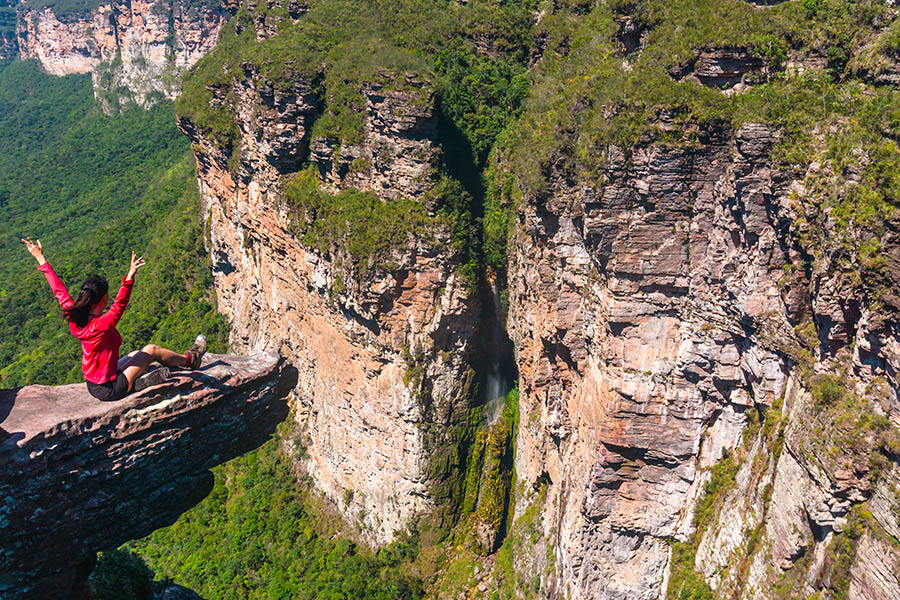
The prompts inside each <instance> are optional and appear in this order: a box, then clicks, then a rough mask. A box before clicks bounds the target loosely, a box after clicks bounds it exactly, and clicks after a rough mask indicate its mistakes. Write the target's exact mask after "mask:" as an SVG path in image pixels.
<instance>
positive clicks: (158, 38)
mask: <svg viewBox="0 0 900 600" xmlns="http://www.w3.org/2000/svg"><path fill="white" fill-rule="evenodd" d="M228 18H229V13H228V12H227V11H226V9H225V8H223V6H222V5H221V4H220V3H216V2H209V3H207V2H191V1H190V0H121V1H119V0H117V1H115V2H110V3H105V4H100V5H99V6H97V7H96V8H93V9H92V10H90V11H88V12H85V13H73V14H66V15H64V16H63V17H59V16H57V14H56V13H55V12H54V9H53V8H42V9H32V8H26V9H23V11H22V14H21V15H20V17H19V22H18V26H17V35H18V46H19V51H20V54H21V56H22V57H23V58H34V59H37V60H39V61H40V63H41V65H42V67H43V68H44V70H46V71H47V72H48V73H51V74H53V75H69V74H72V73H92V79H93V83H94V93H95V96H96V97H97V100H98V101H99V102H100V103H101V105H102V106H103V107H104V110H106V111H110V110H113V109H115V108H116V107H117V106H119V105H120V104H129V103H134V104H137V105H138V106H141V107H144V108H146V107H148V106H150V105H152V104H154V103H155V102H157V101H158V100H159V99H160V98H168V99H172V98H174V97H175V96H176V95H177V94H178V91H179V89H180V81H181V76H182V75H183V73H184V72H185V71H186V70H187V69H188V68H189V67H191V65H193V64H194V63H195V62H197V60H198V59H199V58H200V57H201V56H203V54H205V53H206V52H207V51H209V50H210V49H211V48H212V47H213V46H215V44H216V42H217V41H218V38H219V30H220V29H221V27H222V25H224V24H225V22H226V21H227V20H228Z"/></svg>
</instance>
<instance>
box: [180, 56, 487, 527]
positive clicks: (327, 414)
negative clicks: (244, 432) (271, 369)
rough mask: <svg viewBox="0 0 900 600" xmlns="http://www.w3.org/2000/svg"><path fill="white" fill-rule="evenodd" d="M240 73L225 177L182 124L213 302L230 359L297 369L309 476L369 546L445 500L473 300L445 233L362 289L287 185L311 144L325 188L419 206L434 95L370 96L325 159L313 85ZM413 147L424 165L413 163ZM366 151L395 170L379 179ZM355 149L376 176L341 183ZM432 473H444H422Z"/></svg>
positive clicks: (404, 243) (403, 255)
mask: <svg viewBox="0 0 900 600" xmlns="http://www.w3.org/2000/svg"><path fill="white" fill-rule="evenodd" d="M244 75H245V78H244V79H243V80H242V81H236V82H235V89H236V90H237V95H238V97H239V99H240V100H239V102H238V104H237V105H236V106H235V112H236V116H237V123H238V127H239V130H240V141H239V145H240V150H239V156H240V160H239V164H238V165H237V167H236V168H235V169H234V170H233V171H229V168H228V157H227V156H226V155H225V150H224V149H223V148H220V147H219V146H217V145H216V144H215V143H214V142H213V141H212V140H210V139H209V138H207V137H206V136H204V135H203V134H202V133H200V132H199V131H198V130H197V129H196V128H195V126H194V124H193V123H191V122H190V121H187V120H182V122H181V127H182V129H183V130H184V131H185V132H186V133H187V134H188V135H189V136H190V137H191V139H192V141H193V142H194V148H195V156H196V158H197V165H198V173H199V179H200V187H201V195H202V203H203V212H204V214H205V215H206V227H207V229H208V231H209V238H208V244H209V245H208V249H209V251H210V255H211V257H212V262H213V275H214V279H215V286H216V292H217V296H218V305H219V307H220V309H221V310H222V311H223V312H224V313H225V314H226V315H227V316H228V318H229V320H230V321H231V323H232V329H231V340H230V341H231V344H232V346H233V347H234V348H236V349H246V350H249V351H258V350H261V349H264V348H274V349H278V350H280V351H281V352H282V353H283V354H284V355H285V356H287V357H288V358H289V359H290V360H291V361H292V362H293V363H294V364H295V365H296V366H297V367H298V369H299V370H300V380H299V385H298V389H297V392H298V398H299V404H298V413H297V414H298V419H299V421H300V423H301V425H302V429H303V431H304V432H305V433H304V435H305V438H306V439H305V443H307V444H308V448H307V458H306V459H305V461H304V465H303V466H304V468H305V469H306V471H307V472H308V473H309V474H310V475H311V476H312V477H313V479H314V481H315V483H316V485H317V486H318V487H319V488H320V489H321V490H323V491H324V492H325V493H326V494H327V495H328V496H329V497H330V498H331V499H332V500H334V501H335V503H337V504H338V505H339V506H341V507H342V509H343V511H344V513H345V515H347V518H348V519H349V520H350V521H356V522H359V523H361V524H362V532H363V536H365V537H367V538H368V539H370V540H371V541H375V542H385V541H389V540H390V539H392V537H393V535H394V533H395V532H397V531H398V530H401V529H403V528H405V527H406V526H407V525H408V524H409V523H410V522H411V521H412V520H414V519H415V518H416V517H418V516H420V515H423V514H425V513H428V512H430V511H431V510H432V509H433V508H434V507H435V505H436V504H437V502H438V501H440V500H443V499H444V498H436V497H435V491H434V486H433V484H435V483H438V481H437V480H439V479H440V478H441V477H444V476H445V475H446V471H445V470H446V468H448V464H450V463H447V460H450V462H451V463H452V461H453V460H454V459H453V458H452V456H441V455H440V454H441V452H443V451H442V450H441V449H440V447H439V446H440V445H441V444H442V443H443V442H446V441H447V437H446V436H449V435H452V425H454V424H457V423H458V422H459V420H460V419H462V418H464V415H465V413H466V410H467V407H468V401H469V386H470V385H471V383H472V382H471V375H470V368H469V362H468V360H469V355H470V353H471V351H472V344H471V338H472V336H473V334H474V332H475V326H476V319H477V315H478V301H477V298H475V297H474V296H473V294H471V292H470V291H469V290H468V288H467V286H466V283H465V281H464V280H463V279H462V278H461V277H460V275H459V273H458V270H457V267H458V264H459V258H458V257H457V256H456V255H455V254H454V251H453V250H452V246H451V244H450V239H449V235H450V232H449V231H448V230H447V229H446V227H443V226H438V225H435V229H434V230H433V231H429V232H428V236H422V237H419V238H413V237H410V238H409V239H407V240H400V241H399V242H400V243H399V244H398V247H397V251H396V252H394V254H393V255H392V257H391V261H392V263H393V264H392V265H391V267H390V268H389V269H373V270H371V271H369V272H368V273H367V274H365V276H360V275H359V274H358V273H356V272H354V270H353V269H352V268H351V267H349V266H348V264H347V262H346V261H341V260H337V256H336V255H331V254H323V253H320V252H319V251H318V250H315V249H312V248H310V247H308V246H305V245H304V244H303V242H302V239H298V237H297V236H296V235H295V233H293V231H292V223H293V219H294V216H293V215H292V214H291V212H290V208H288V207H287V206H285V204H284V202H283V198H282V183H283V177H284V176H286V175H290V174H291V173H292V172H294V171H296V170H297V169H299V168H300V165H301V163H302V162H303V161H304V160H306V158H307V156H308V154H307V153H308V152H309V150H308V148H309V147H310V145H312V151H311V152H312V154H311V156H310V157H309V158H310V159H311V160H312V161H313V162H314V163H317V164H318V165H319V168H320V173H321V174H322V176H323V178H324V182H323V185H325V186H326V187H328V186H330V187H331V188H332V190H338V189H343V188H345V187H361V188H363V189H370V190H373V191H375V192H376V193H378V194H379V195H380V196H381V197H382V198H383V199H384V201H385V202H390V201H391V199H392V198H395V197H398V196H405V197H411V198H418V197H419V196H420V195H421V192H422V191H423V190H424V189H425V188H424V185H425V183H427V174H428V173H430V172H431V169H432V167H431V164H430V163H429V162H428V161H429V160H430V158H431V157H435V156H438V154H439V150H438V146H437V142H436V139H435V132H436V126H435V117H434V107H433V92H432V91H430V90H429V89H426V88H425V87H422V88H421V89H420V90H418V91H416V90H415V89H413V90H412V91H410V92H409V94H408V96H406V103H405V104H404V96H403V94H401V93H399V92H397V91H392V92H379V91H378V90H379V88H378V87H377V86H375V84H373V85H370V86H368V87H367V88H366V90H367V92H366V94H367V95H366V106H367V112H366V114H365V135H364V138H363V140H362V141H361V142H360V143H358V144H356V145H352V146H350V145H345V146H344V147H343V149H342V150H341V157H334V156H333V152H332V153H331V154H329V150H327V149H325V150H323V145H325V146H327V147H329V148H331V149H332V150H333V148H334V147H335V146H336V145H337V144H332V145H330V146H329V144H331V142H329V141H327V140H312V141H311V140H310V139H309V138H310V130H311V127H312V123H313V121H314V119H315V118H317V117H318V115H319V114H320V111H321V110H322V107H321V100H320V99H319V98H317V97H316V96H315V94H314V93H313V92H312V91H311V90H312V89H313V87H312V85H311V84H310V83H309V82H306V81H304V80H303V79H302V78H300V77H297V78H295V80H294V84H292V86H293V87H290V88H289V89H287V90H285V89H284V86H282V89H281V90H275V89H274V88H273V87H272V86H271V84H270V83H268V82H266V81H262V80H260V79H259V78H258V77H257V76H256V75H255V74H254V73H252V72H248V73H245V74H244ZM410 81H416V80H415V78H410ZM413 87H414V86H413ZM421 98H425V99H427V101H428V104H426V105H425V106H424V107H422V106H419V105H418V104H417V103H416V101H418V100H420V99H421ZM400 108H402V109H403V110H402V111H401V110H398V109H400ZM400 115H404V116H403V118H402V119H401V118H400ZM311 142H312V143H311ZM413 146H414V147H419V148H421V149H422V151H423V154H424V156H425V158H421V157H418V158H417V155H416V154H410V153H408V152H407V150H408V149H409V148H410V147H413ZM376 147H378V148H383V149H384V150H382V151H381V152H382V155H385V153H391V154H392V155H394V156H397V157H398V159H397V160H396V161H394V162H392V163H391V164H390V165H388V166H383V167H381V166H379V164H380V163H379V162H378V159H377V158H375V157H376V156H377V155H378V151H377V150H376ZM351 151H352V152H353V153H354V155H355V156H356V157H366V158H371V159H372V162H371V163H369V164H370V166H371V169H372V170H370V171H366V172H365V173H363V172H362V171H361V170H357V171H354V172H353V173H352V174H351V173H350V172H349V171H347V170H345V169H344V168H343V166H342V165H343V163H342V162H341V161H342V160H343V158H342V157H344V156H346V155H345V153H346V152H351ZM401 155H402V156H401ZM344 166H345V165H344ZM423 173H424V174H426V176H425V177H422V178H416V177H415V175H418V174H423ZM338 251H339V252H340V249H338ZM436 453H437V454H439V455H438V456H435V454H436ZM436 462H437V464H441V463H442V462H443V466H442V467H440V468H439V471H437V472H435V471H430V470H429V468H430V466H432V465H434V464H435V463H436ZM451 466H452V465H451ZM440 469H444V472H440Z"/></svg>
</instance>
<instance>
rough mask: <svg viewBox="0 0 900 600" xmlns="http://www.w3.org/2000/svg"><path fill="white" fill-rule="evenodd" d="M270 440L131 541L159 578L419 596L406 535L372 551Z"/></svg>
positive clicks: (343, 599) (227, 587) (257, 593)
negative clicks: (171, 518)
mask: <svg viewBox="0 0 900 600" xmlns="http://www.w3.org/2000/svg"><path fill="white" fill-rule="evenodd" d="M278 442H279V440H278V438H277V437H276V438H275V439H273V440H271V441H269V442H268V443H266V444H265V445H263V446H262V447H260V448H259V449H258V450H255V451H253V452H251V453H249V454H247V455H245V456H242V457H240V458H237V459H235V460H233V461H231V462H229V463H227V464H225V465H222V466H221V467H217V468H216V469H214V470H213V472H214V473H215V487H214V488H213V491H212V493H211V494H210V495H209V496H208V497H207V498H206V499H205V500H203V501H202V502H201V503H200V504H199V505H198V506H197V507H195V508H194V509H192V510H190V511H188V512H187V513H185V514H184V515H182V516H181V518H179V520H178V521H177V522H176V523H175V524H174V525H172V526H171V527H168V528H166V529H161V530H159V531H156V532H155V533H153V534H151V535H150V536H149V537H147V538H144V539H143V540H138V541H135V542H131V543H130V544H129V545H128V546H129V547H130V548H133V549H136V550H137V551H138V552H139V553H140V554H141V555H142V556H143V557H144V558H145V560H146V561H147V563H148V564H149V565H150V567H151V568H152V569H153V570H154V571H155V572H156V573H157V574H159V575H165V576H168V577H171V578H172V579H173V580H174V581H176V582H177V583H179V584H181V585H186V586H188V587H190V588H191V589H193V590H194V591H196V592H197V593H199V594H200V595H201V596H203V597H205V598H214V599H215V600H264V599H265V600H269V599H271V600H282V599H284V598H295V599H298V600H301V599H310V600H325V599H328V600H350V599H353V600H395V599H396V600H400V599H414V598H421V597H422V595H423V589H422V583H421V582H420V581H419V580H418V579H417V578H416V577H415V575H414V574H412V572H411V571H410V566H409V562H410V559H411V558H413V557H414V556H415V554H416V551H417V542H416V540H415V539H414V538H409V537H404V536H401V539H400V540H398V541H395V542H394V543H392V544H390V545H388V546H386V547H384V548H382V549H380V550H378V551H377V552H373V551H371V550H368V549H366V548H364V547H362V546H359V545H357V544H355V543H353V542H352V541H350V540H349V539H348V538H347V536H346V532H345V531H343V530H342V529H341V525H340V518H339V517H338V516H337V515H335V516H333V517H332V518H326V517H325V515H327V511H328V509H326V508H325V507H324V506H323V505H322V503H321V501H319V500H318V499H317V497H316V495H315V493H314V492H311V491H310V490H309V489H308V488H307V487H306V486H305V485H304V484H303V483H298V482H296V481H295V479H294V476H293V474H292V472H291V461H290V457H288V456H285V455H284V454H283V453H282V450H280V449H279V447H278Z"/></svg>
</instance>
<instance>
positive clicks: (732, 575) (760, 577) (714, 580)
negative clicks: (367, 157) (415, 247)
mask: <svg viewBox="0 0 900 600" xmlns="http://www.w3.org/2000/svg"><path fill="white" fill-rule="evenodd" d="M645 39H646V38H645ZM644 52H649V51H648V50H644ZM735 56H742V57H744V58H746V57H747V56H748V54H747V53H746V52H745V51H744V50H739V49H735V48H732V47H727V48H724V49H717V48H704V49H703V50H702V51H698V52H697V54H696V58H695V61H696V62H695V63H694V64H695V65H696V66H695V67H690V66H689V68H687V69H686V70H687V71H690V70H691V69H695V70H696V74H695V76H692V77H691V78H690V79H689V80H688V81H691V83H692V84H693V85H696V86H697V87H698V88H699V87H700V86H701V85H703V86H710V87H713V88H722V91H716V93H717V94H721V95H722V96H726V97H728V96H730V97H737V98H738V100H736V101H735V102H736V103H737V102H741V100H740V96H739V95H736V94H740V93H744V94H747V93H750V92H749V91H748V90H751V86H752V85H759V84H760V83H761V81H760V80H759V79H758V78H757V79H750V80H749V81H748V80H747V79H746V78H745V79H742V77H746V76H744V75H742V71H743V72H747V71H748V70H749V69H745V67H746V66H747V65H746V64H743V63H741V64H738V63H737V62H736V61H737V59H735V58H734V57H735ZM710 57H719V58H717V59H716V60H719V62H718V63H717V62H715V61H714V60H713V59H712V58H710ZM721 57H724V58H721ZM720 59H721V60H720ZM631 60H632V61H633V62H630V63H628V66H629V67H630V68H635V67H634V66H633V65H634V64H638V65H640V62H639V61H640V58H634V57H632V59H631ZM728 61H731V62H728ZM745 62H747V63H748V64H749V63H750V62H752V63H753V65H752V68H760V66H761V65H762V64H763V61H762V60H761V59H759V58H754V59H753V61H749V60H748V61H745ZM682 72H684V71H682ZM575 73H578V72H577V71H576V72H575ZM570 76H571V75H570ZM666 76H667V77H668V76H672V77H677V76H679V72H678V71H675V70H671V71H670V72H669V74H668V75H666ZM589 78H590V77H589V76H585V77H584V79H586V80H587V79H589ZM735 82H742V83H740V84H739V85H740V86H741V87H737V86H735ZM732 86H735V87H732ZM701 89H702V88H701ZM751 91H752V90H751ZM700 93H701V94H708V92H705V91H701V92H700ZM698 95H699V94H698ZM705 97H710V98H713V100H711V102H713V101H714V102H720V100H719V97H718V96H705ZM566 101H568V102H570V104H571V105H574V106H575V107H576V110H575V111H574V114H575V115H576V116H575V117H570V118H572V121H573V122H575V123H579V119H583V120H581V121H580V123H579V125H572V127H573V128H578V127H579V126H581V127H584V129H576V132H577V133H574V134H572V136H573V137H576V138H577V136H578V135H582V136H584V137H585V138H587V137H590V136H596V137H601V135H600V134H598V133H597V132H598V131H600V132H602V131H603V127H604V125H601V124H598V122H597V121H591V120H590V118H589V117H584V116H582V115H578V110H586V102H585V101H579V100H577V99H572V98H567V99H566ZM766 101H767V102H774V101H775V100H773V99H772V98H767V100H766ZM579 102H581V104H579ZM633 102H639V100H633ZM561 103H562V102H561ZM601 110H602V111H605V112H603V113H602V115H603V116H602V117H598V118H602V119H603V120H604V121H607V122H608V121H610V120H611V119H612V118H613V115H614V112H613V110H612V109H610V108H609V107H604V108H602V109H598V113H599V112H600V111H601ZM617 110H619V111H620V114H628V111H629V110H632V109H631V108H630V107H629V106H628V103H627V102H625V103H624V105H623V106H619V107H618V108H617ZM689 110H690V108H685V106H684V105H679V106H678V107H677V108H675V109H672V110H667V109H665V108H663V109H659V110H658V111H655V112H653V113H651V115H650V119H651V126H650V128H649V130H648V131H645V132H643V134H642V135H640V136H635V137H636V138H638V139H637V140H636V141H635V142H634V143H633V144H631V145H627V146H626V145H622V144H621V143H615V142H614V141H610V140H605V143H603V144H602V145H601V144H597V145H596V146H592V147H591V148H592V149H593V150H594V151H595V152H596V153H597V154H596V156H595V157H591V158H592V159H590V160H589V159H588V158H586V157H585V156H584V154H576V152H572V153H571V154H570V155H565V154H563V153H561V155H556V156H553V160H548V161H547V162H546V163H544V167H545V170H544V171H543V172H542V173H541V185H536V186H533V187H529V186H528V184H527V183H524V184H523V185H522V189H523V190H524V192H523V194H522V197H521V199H519V200H518V201H517V202H516V203H515V205H514V206H515V225H514V227H513V235H512V237H511V239H510V259H509V260H510V262H509V269H510V273H509V281H510V315H509V331H510V335H511V337H512V338H513V341H514V343H515V347H516V359H517V364H518V366H519V375H520V384H519V385H520V410H521V418H520V425H519V429H518V437H517V450H516V458H515V464H516V474H517V476H519V477H520V478H521V479H522V481H523V482H527V483H530V484H532V486H533V487H534V488H535V489H536V488H537V487H538V486H539V485H541V483H542V482H549V485H548V487H547V492H546V493H547V495H546V501H545V502H543V504H542V516H543V521H542V525H543V534H544V539H546V540H547V543H548V544H549V545H550V546H551V548H553V552H552V553H551V554H550V555H549V556H552V560H549V561H548V562H549V564H547V565H546V566H545V567H544V570H543V573H544V578H543V579H542V581H541V589H542V591H543V593H544V594H545V595H547V596H549V597H552V598H558V597H565V598H570V599H571V598H610V599H612V598H641V599H651V598H662V597H668V598H687V597H710V598H712V597H715V598H754V599H760V600H762V599H767V598H789V597H807V596H808V595H810V594H817V596H816V597H827V598H834V597H849V598H898V597H900V580H898V578H897V575H896V573H895V571H894V569H895V565H897V564H898V560H900V545H898V543H897V537H896V534H897V532H898V528H897V527H898V520H897V515H898V514H900V513H898V507H900V496H898V494H897V488H896V483H895V482H896V477H897V473H898V469H900V467H898V458H900V455H898V452H900V443H898V439H900V438H898V426H900V402H898V395H897V380H896V375H895V374H896V369H897V367H898V362H897V361H898V360H900V356H898V355H897V353H896V350H895V348H896V347H897V343H898V337H897V335H898V334H897V319H896V315H897V301H896V297H897V296H896V290H897V289H898V288H897V285H898V283H900V277H898V270H897V267H896V265H897V264H898V263H897V260H898V254H900V250H898V246H897V245H896V234H895V233H894V232H895V231H896V213H895V212H893V209H892V208H891V209H885V212H884V213H882V214H883V215H887V216H881V215H879V216H873V218H872V220H867V219H863V218H861V216H860V213H859V212H854V211H862V210H863V209H862V208H861V206H862V205H863V203H862V201H860V200H858V199H855V200H853V201H852V202H853V204H852V205H848V204H849V201H848V200H847V199H848V198H858V196H854V194H855V193H856V191H857V190H858V189H859V188H858V186H860V185H864V183H863V182H865V181H866V177H867V175H865V173H866V170H865V169H866V168H868V167H867V166H871V165H873V164H874V162H876V161H875V160H874V159H872V158H871V157H872V154H871V153H872V152H876V150H874V148H877V147H879V143H880V142H879V141H878V138H877V137H871V138H865V139H866V142H860V141H859V139H860V138H857V139H856V140H855V141H854V142H853V143H854V144H859V146H854V147H853V149H852V150H851V149H849V148H847V147H844V148H842V149H841V150H838V151H835V150H833V149H832V150H827V151H821V148H822V147H825V146H828V142H827V141H825V140H827V139H829V138H827V137H826V136H828V135H834V136H837V137H840V136H843V135H846V134H845V133H844V131H845V130H844V129H843V128H844V127H845V125H844V123H846V122H844V121H838V123H837V124H834V125H831V126H830V127H831V128H830V129H829V130H828V134H825V133H824V132H821V131H820V132H819V133H818V134H814V135H813V136H812V137H811V140H812V141H808V142H804V143H809V144H810V146H809V154H807V155H805V156H803V157H802V159H803V164H801V165H799V166H798V165H796V164H794V165H791V166H788V165H787V164H785V161H784V159H783V155H784V154H783V153H784V152H785V144H787V145H790V144H791V143H800V142H799V141H797V140H792V141H787V140H786V139H785V136H789V135H790V134H789V133H787V132H786V131H785V130H784V129H782V128H780V127H778V126H775V125H773V124H765V123H761V122H754V121H750V120H745V121H744V122H743V123H740V124H738V125H736V126H735V127H734V128H733V129H732V128H731V126H730V124H729V126H727V127H723V126H722V125H721V123H719V124H712V125H708V124H707V125H704V124H700V123H698V121H699V119H698V121H691V120H690V117H688V118H686V117H685V115H684V112H688V111H689ZM538 115H539V116H538V117H536V118H540V113H538ZM823 118H824V117H823ZM836 119H840V117H837V118H836ZM585 123H587V124H589V125H590V126H593V127H594V128H595V129H594V130H592V131H591V130H588V128H587V126H585V125H584V124H585ZM560 127H562V126H560ZM794 135H797V134H796V131H795V132H794ZM682 136H683V137H682ZM798 138H799V136H798ZM807 139H809V138H804V140H807ZM841 139H843V138H841ZM579 141H580V140H579ZM891 148H892V149H891V151H890V152H891V153H892V155H893V153H894V152H895V150H896V149H895V148H894V147H893V145H892V144H891ZM520 152H522V151H521V149H520ZM779 153H781V154H779ZM847 154H850V155H852V156H855V157H858V158H860V162H859V163H854V166H852V167H851V166H849V165H848V166H847V167H846V168H841V167H840V166H838V165H839V164H841V163H842V161H843V164H847V163H848V162H849V161H846V159H845V158H844V157H845V156H846V155H847ZM572 155H576V156H578V157H579V158H580V159H581V160H580V161H576V160H573V159H572ZM862 165H867V166H862ZM501 167H502V168H505V169H507V172H508V173H512V177H514V178H516V180H517V181H520V182H521V181H525V180H527V178H528V177H529V174H528V173H525V172H521V171H517V170H516V169H517V168H519V167H518V166H517V165H516V164H515V163H514V162H501ZM878 194H884V195H885V196H886V197H891V194H892V192H888V191H884V190H883V189H882V191H880V192H878ZM882 218H883V219H885V220H884V221H879V219H882ZM873 240H877V241H873ZM873 243H874V244H876V245H877V247H878V250H877V251H876V253H877V256H878V258H877V259H875V260H874V262H873V261H872V260H871V257H874V255H869V256H870V258H867V257H866V254H865V250H860V248H861V247H864V245H865V244H873ZM519 514H520V515H521V514H522V510H521V509H520V510H519ZM533 558H534V557H533V556H531V555H530V553H529V557H528V558H525V559H523V561H522V566H521V567H519V570H520V572H521V573H523V574H524V573H527V572H531V571H533V568H534V567H533V564H532V562H530V561H532V560H533ZM702 590H705V591H702ZM700 593H702V594H704V595H696V596H695V595H692V594H700Z"/></svg>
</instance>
